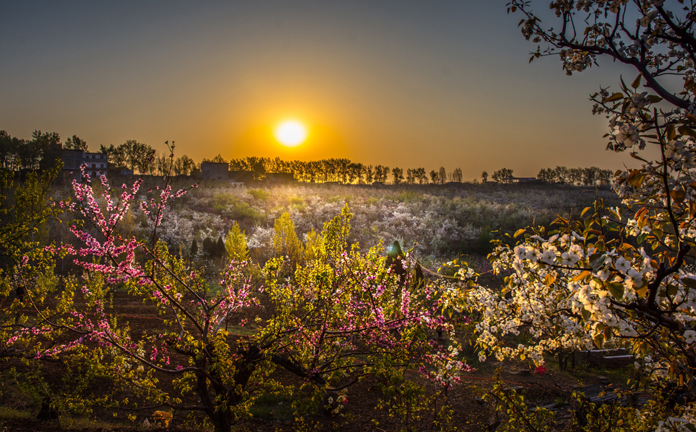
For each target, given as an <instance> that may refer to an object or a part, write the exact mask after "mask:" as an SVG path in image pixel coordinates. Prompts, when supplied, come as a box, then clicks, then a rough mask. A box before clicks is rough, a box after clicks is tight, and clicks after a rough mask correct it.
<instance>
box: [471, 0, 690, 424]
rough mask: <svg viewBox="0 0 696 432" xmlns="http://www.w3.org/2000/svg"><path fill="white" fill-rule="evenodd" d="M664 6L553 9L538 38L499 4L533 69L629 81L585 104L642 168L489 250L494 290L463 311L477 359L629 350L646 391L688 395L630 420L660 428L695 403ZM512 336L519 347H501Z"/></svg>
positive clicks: (682, 152) (676, 116)
mask: <svg viewBox="0 0 696 432" xmlns="http://www.w3.org/2000/svg"><path fill="white" fill-rule="evenodd" d="M667 3H668V2H665V1H662V0H650V1H646V0H641V1H629V0H614V1H602V0H597V1H592V0H589V1H584V0H583V1H554V2H552V3H551V11H552V12H553V13H554V14H555V15H556V16H557V17H558V19H559V21H560V24H559V26H558V27H554V28H550V29H547V28H545V27H542V22H541V20H540V19H539V18H538V16H537V15H535V14H534V13H533V12H532V10H531V6H530V2H527V1H519V0H513V1H511V2H510V3H509V4H508V7H509V12H520V13H521V14H522V15H523V19H522V20H521V21H520V26H521V28H522V33H523V35H524V36H525V37H526V38H527V39H533V41H534V42H536V43H539V44H540V46H539V48H538V49H537V50H536V52H534V53H533V55H532V60H533V59H534V58H538V57H542V56H547V55H556V54H557V55H559V56H560V59H561V62H562V65H563V69H564V70H565V71H566V72H567V73H568V74H572V73H573V72H581V71H583V70H585V69H586V68H589V67H591V66H592V65H596V64H597V59H598V58H599V57H608V58H611V59H613V60H615V61H618V62H621V63H624V64H627V65H630V66H633V67H634V68H635V69H636V70H637V72H639V75H638V76H637V77H636V78H635V79H634V80H632V82H631V83H630V84H626V83H625V82H624V81H623V80H621V86H620V90H619V91H616V92H610V91H609V90H608V89H601V90H600V91H599V92H598V93H596V94H594V95H593V96H592V100H593V101H594V102H595V105H594V112H595V113H600V114H604V115H606V116H607V118H608V120H609V133H608V134H607V135H606V137H607V138H608V140H609V143H608V146H607V147H608V149H609V150H612V151H616V152H622V151H626V150H628V151H630V155H631V156H632V157H633V158H635V159H637V160H638V161H639V162H640V164H641V166H640V168H638V169H627V170H623V171H617V172H616V174H615V177H614V182H613V185H614V190H615V191H616V193H617V194H618V195H619V196H620V197H621V199H622V200H623V201H622V202H623V205H622V206H620V207H616V208H605V206H604V205H603V203H602V202H601V200H600V201H597V202H596V203H595V205H594V206H592V207H588V208H586V209H584V210H583V211H582V215H581V217H580V219H579V220H574V221H573V220H565V219H563V218H560V217H559V218H558V219H557V220H556V223H555V224H554V225H553V226H552V228H551V229H545V228H544V227H538V228H528V229H521V230H519V231H518V232H516V233H515V235H514V238H515V239H517V240H516V242H515V241H513V239H512V238H508V240H507V241H499V242H498V243H497V247H496V249H495V251H494V252H493V253H492V254H491V255H490V259H491V261H492V264H493V267H494V270H495V271H496V272H497V273H498V274H500V275H501V276H503V277H504V279H503V281H504V284H503V287H502V289H501V290H494V289H489V288H486V287H482V286H476V287H475V288H474V289H473V290H471V292H470V295H469V305H471V306H473V307H474V308H476V309H478V310H480V311H481V313H482V319H481V320H480V322H478V324H477V326H476V331H477V333H478V343H479V346H480V347H481V353H480V358H481V360H484V359H485V358H486V357H487V356H491V355H492V356H494V357H496V358H498V359H503V358H521V359H525V358H529V359H531V360H533V361H534V362H535V363H537V364H539V363H542V362H543V361H544V354H546V353H559V352H563V351H564V350H565V351H568V350H585V349H591V348H606V347H625V348H629V349H630V350H631V353H632V354H633V355H634V356H635V360H636V361H635V364H636V368H637V369H638V370H639V371H640V373H641V374H642V376H643V377H644V379H645V380H646V383H647V385H649V386H650V388H651V389H653V390H655V389H657V387H658V386H659V387H661V388H664V387H665V386H669V385H670V384H669V383H671V384H673V385H674V386H676V387H679V388H680V389H681V390H680V391H683V392H684V393H685V394H688V395H689V396H688V397H686V399H681V402H680V403H677V404H676V406H675V408H673V409H671V410H668V411H664V412H663V414H664V415H662V416H656V415H652V414H651V413H650V412H651V410H652V408H651V405H650V404H648V405H646V407H645V408H644V409H643V410H642V411H640V412H639V413H638V416H637V417H636V419H635V420H636V422H637V424H642V425H643V426H644V427H653V428H654V427H658V428H664V429H669V430H671V429H679V428H680V427H685V425H687V424H689V423H693V422H694V420H696V418H695V417H694V413H695V411H694V409H696V406H695V405H694V404H693V402H684V400H686V401H693V400H694V399H695V398H696V375H695V373H696V321H695V319H696V274H695V273H694V261H695V259H694V258H695V257H696V255H695V252H696V251H695V250H694V247H695V246H696V243H695V242H696V193H695V192H696V191H695V189H696V182H695V180H696V178H695V175H696V173H695V171H694V168H696V159H695V156H696V147H695V138H696V131H695V130H694V128H696V117H695V116H694V115H693V114H694V112H695V111H696V106H695V105H694V100H695V95H696V87H695V85H694V60H695V58H694V55H695V54H696V39H695V38H694V34H693V23H694V16H695V15H696V10H695V9H694V4H693V2H684V1H677V2H672V3H671V4H670V5H669V6H668V5H667ZM541 44H545V45H546V47H545V48H543V49H542V47H541ZM530 61H531V60H530ZM653 156H655V157H653ZM521 332H525V333H528V334H529V335H530V336H531V338H530V341H529V342H522V343H518V344H514V345H510V344H509V343H506V340H509V338H506V336H507V335H516V334H519V333H521ZM679 430H682V429H679Z"/></svg>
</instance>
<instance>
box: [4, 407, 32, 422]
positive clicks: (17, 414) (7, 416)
mask: <svg viewBox="0 0 696 432" xmlns="http://www.w3.org/2000/svg"><path fill="white" fill-rule="evenodd" d="M31 417H32V415H31V412H29V411H23V410H18V409H15V408H10V407H6V406H0V419H2V420H21V419H30V418H31Z"/></svg>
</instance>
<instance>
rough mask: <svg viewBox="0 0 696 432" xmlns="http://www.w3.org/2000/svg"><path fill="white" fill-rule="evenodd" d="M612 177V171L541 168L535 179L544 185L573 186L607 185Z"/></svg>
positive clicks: (595, 168) (558, 167)
mask: <svg viewBox="0 0 696 432" xmlns="http://www.w3.org/2000/svg"><path fill="white" fill-rule="evenodd" d="M613 175H614V171H612V170H603V169H600V168H597V167H590V168H566V167H563V166H557V167H556V168H542V169H541V170H540V171H539V174H537V179H539V180H541V181H544V182H546V183H558V184H569V185H575V186H596V185H602V186H605V185H609V184H610V183H611V179H612V177H613Z"/></svg>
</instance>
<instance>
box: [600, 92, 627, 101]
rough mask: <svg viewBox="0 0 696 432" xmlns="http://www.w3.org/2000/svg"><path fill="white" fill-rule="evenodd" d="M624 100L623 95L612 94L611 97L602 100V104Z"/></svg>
mask: <svg viewBox="0 0 696 432" xmlns="http://www.w3.org/2000/svg"><path fill="white" fill-rule="evenodd" d="M623 98H624V95H623V93H614V94H613V95H611V96H609V97H608V98H606V99H604V100H603V102H615V101H619V100H621V99H623Z"/></svg>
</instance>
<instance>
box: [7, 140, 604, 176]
mask: <svg viewBox="0 0 696 432" xmlns="http://www.w3.org/2000/svg"><path fill="white" fill-rule="evenodd" d="M59 144H60V146H59ZM172 146H173V143H172ZM61 147H62V149H64V150H81V151H89V147H88V145H87V142H86V141H85V140H83V139H81V138H80V137H78V136H77V135H73V136H71V137H69V138H67V139H66V140H65V141H64V142H62V143H61V139H60V135H59V134H58V133H56V132H41V131H40V130H36V131H34V132H33V133H32V137H31V139H29V140H25V139H21V138H17V137H12V136H11V135H9V134H8V133H7V132H6V131H4V130H0V168H3V169H5V170H9V171H22V170H43V169H47V168H50V167H52V166H53V165H54V164H55V161H56V159H60V150H59V149H60V148H61ZM99 152H100V153H103V154H106V155H107V158H108V162H109V165H110V167H117V168H125V169H127V170H130V172H131V173H133V174H136V173H138V174H155V175H165V174H169V175H176V176H188V175H195V174H196V172H197V170H200V166H201V165H200V164H197V163H196V162H195V161H194V160H193V159H192V158H190V157H189V156H187V155H182V156H179V157H176V158H171V157H170V156H169V155H165V154H162V155H159V156H158V155H157V151H156V150H155V149H153V148H152V147H151V146H150V145H148V144H145V143H141V142H138V141H136V140H127V141H126V142H125V143H123V144H120V145H114V144H111V145H109V146H108V147H107V146H104V145H100V149H99ZM206 162H212V163H225V164H228V166H229V170H230V171H232V172H234V171H247V172H251V173H253V177H254V178H255V179H258V180H261V179H263V178H264V177H265V176H266V175H267V174H272V173H286V174H292V175H293V178H294V179H295V180H297V181H301V182H317V183H341V184H356V183H357V184H372V183H387V182H388V181H391V182H392V183H393V184H421V185H422V184H440V185H442V184H445V183H448V182H455V183H461V182H462V181H463V173H462V170H461V169H460V168H456V169H454V170H453V171H451V172H447V171H446V170H445V168H444V167H440V169H439V170H432V171H430V173H429V174H426V170H425V168H422V167H419V168H408V169H406V171H405V172H404V170H403V169H402V168H399V167H393V168H390V167H388V166H385V165H365V164H362V163H360V162H353V161H351V160H350V159H346V158H330V159H321V160H315V161H300V160H290V161H286V160H282V159H280V158H279V157H275V158H269V157H257V156H248V157H245V158H236V159H232V160H229V161H228V160H226V159H225V158H223V157H222V156H221V155H219V154H218V155H217V156H215V157H213V158H212V159H207V158H204V159H203V160H202V163H206ZM404 174H405V175H404ZM612 174H613V172H612V171H611V170H602V169H600V168H597V167H590V168H566V167H561V166H557V167H556V168H543V169H541V170H540V171H539V174H538V175H537V179H538V180H541V181H544V182H547V183H558V184H571V185H585V186H590V185H597V184H599V185H607V184H609V181H610V179H611V176H612ZM511 178H512V170H511V169H508V168H503V169H501V170H498V171H495V172H494V173H493V176H492V179H493V180H494V181H497V182H503V183H505V182H509V181H510V179H511ZM481 180H482V181H483V182H486V181H487V180H488V174H487V172H486V171H484V172H483V174H482V179H481Z"/></svg>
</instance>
